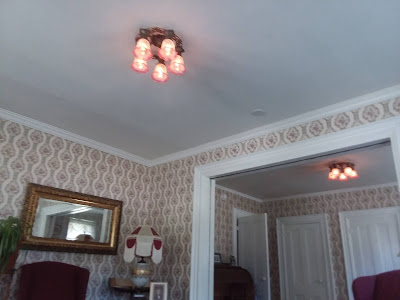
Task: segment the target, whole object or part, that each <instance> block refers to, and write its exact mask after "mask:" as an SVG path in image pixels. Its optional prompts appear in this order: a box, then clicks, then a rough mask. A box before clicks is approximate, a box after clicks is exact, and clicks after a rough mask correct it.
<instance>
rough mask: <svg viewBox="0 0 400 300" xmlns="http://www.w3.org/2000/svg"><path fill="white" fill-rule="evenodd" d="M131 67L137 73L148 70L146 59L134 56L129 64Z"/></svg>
mask: <svg viewBox="0 0 400 300" xmlns="http://www.w3.org/2000/svg"><path fill="white" fill-rule="evenodd" d="M131 68H132V69H133V70H134V71H135V72H138V73H146V72H147V71H148V70H149V67H148V65H147V61H145V60H144V59H141V58H135V59H134V60H133V63H132V64H131Z"/></svg>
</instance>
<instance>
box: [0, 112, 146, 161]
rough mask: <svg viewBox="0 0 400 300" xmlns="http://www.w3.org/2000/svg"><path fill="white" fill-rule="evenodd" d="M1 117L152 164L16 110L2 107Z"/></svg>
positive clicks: (116, 154)
mask: <svg viewBox="0 0 400 300" xmlns="http://www.w3.org/2000/svg"><path fill="white" fill-rule="evenodd" d="M0 118H2V119H5V120H8V121H11V122H15V123H18V124H21V125H24V126H27V127H30V128H33V129H37V130H40V131H43V132H45V133H48V134H51V135H54V136H57V137H60V138H63V139H66V140H69V141H71V142H75V143H78V144H81V145H85V146H88V147H90V148H93V149H97V150H99V151H103V152H105V153H109V154H112V155H115V156H118V157H121V158H124V159H128V160H130V161H132V162H135V163H138V164H142V165H145V166H150V161H149V160H147V159H144V158H142V157H140V156H137V155H134V154H131V153H128V152H126V151H123V150H120V149H117V148H115V147H112V146H109V145H106V144H103V143H100V142H97V141H95V140H92V139H88V138H86V137H83V136H81V135H78V134H75V133H72V132H70V131H66V130H64V129H61V128H58V127H55V126H52V125H49V124H46V123H43V122H40V121H37V120H34V119H31V118H28V117H25V116H23V115H20V114H16V113H14V112H11V111H8V110H5V109H2V108H0Z"/></svg>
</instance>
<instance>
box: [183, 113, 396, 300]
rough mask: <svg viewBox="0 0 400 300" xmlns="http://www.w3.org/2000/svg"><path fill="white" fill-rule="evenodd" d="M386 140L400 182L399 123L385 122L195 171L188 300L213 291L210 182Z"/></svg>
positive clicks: (208, 298) (205, 298)
mask: <svg viewBox="0 0 400 300" xmlns="http://www.w3.org/2000/svg"><path fill="white" fill-rule="evenodd" d="M384 140H389V141H390V142H391V147H392V153H393V157H394V164H395V169H396V176H397V179H399V178H400V119H399V118H389V119H385V120H382V121H378V122H375V123H370V124H366V125H362V126H357V127H354V128H351V129H346V130H343V131H341V132H335V133H331V134H327V135H324V136H320V137H316V138H312V139H307V140H304V141H300V142H296V143H293V144H288V145H285V146H281V147H277V148H273V149H269V150H268V151H261V152H257V153H253V154H249V155H243V156H239V157H235V158H232V159H226V160H222V161H218V162H214V163H209V164H206V165H202V166H197V167H195V170H194V193H193V221H192V249H191V268H190V300H212V299H213V287H214V269H213V263H214V233H215V232H214V230H215V228H214V209H215V195H213V194H212V193H213V189H215V180H214V178H217V177H220V176H226V175H230V174H233V173H238V172H243V171H250V170H254V169H257V168H260V167H266V166H271V165H275V164H277V163H283V162H288V161H294V160H299V159H303V158H307V157H313V156H317V155H320V154H322V153H332V152H335V151H340V150H341V149H349V148H355V147H358V146H361V145H365V144H370V143H377V142H380V141H384Z"/></svg>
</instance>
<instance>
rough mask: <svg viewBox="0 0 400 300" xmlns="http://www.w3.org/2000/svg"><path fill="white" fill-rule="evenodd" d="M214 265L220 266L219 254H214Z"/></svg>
mask: <svg viewBox="0 0 400 300" xmlns="http://www.w3.org/2000/svg"><path fill="white" fill-rule="evenodd" d="M214 264H222V258H221V253H214Z"/></svg>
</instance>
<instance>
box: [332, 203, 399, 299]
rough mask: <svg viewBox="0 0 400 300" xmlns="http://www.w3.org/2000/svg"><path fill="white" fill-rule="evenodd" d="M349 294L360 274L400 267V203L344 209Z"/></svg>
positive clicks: (376, 272)
mask: <svg viewBox="0 0 400 300" xmlns="http://www.w3.org/2000/svg"><path fill="white" fill-rule="evenodd" d="M339 215H340V227H341V231H342V240H343V250H344V256H345V263H346V276H347V286H348V287H350V288H349V297H350V299H353V293H352V291H351V285H352V283H353V281H354V279H356V278H358V277H360V276H369V275H375V274H379V273H383V272H387V271H392V270H396V269H400V207H392V208H381V209H368V210H358V211H348V212H341V213H340V214H339Z"/></svg>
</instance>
